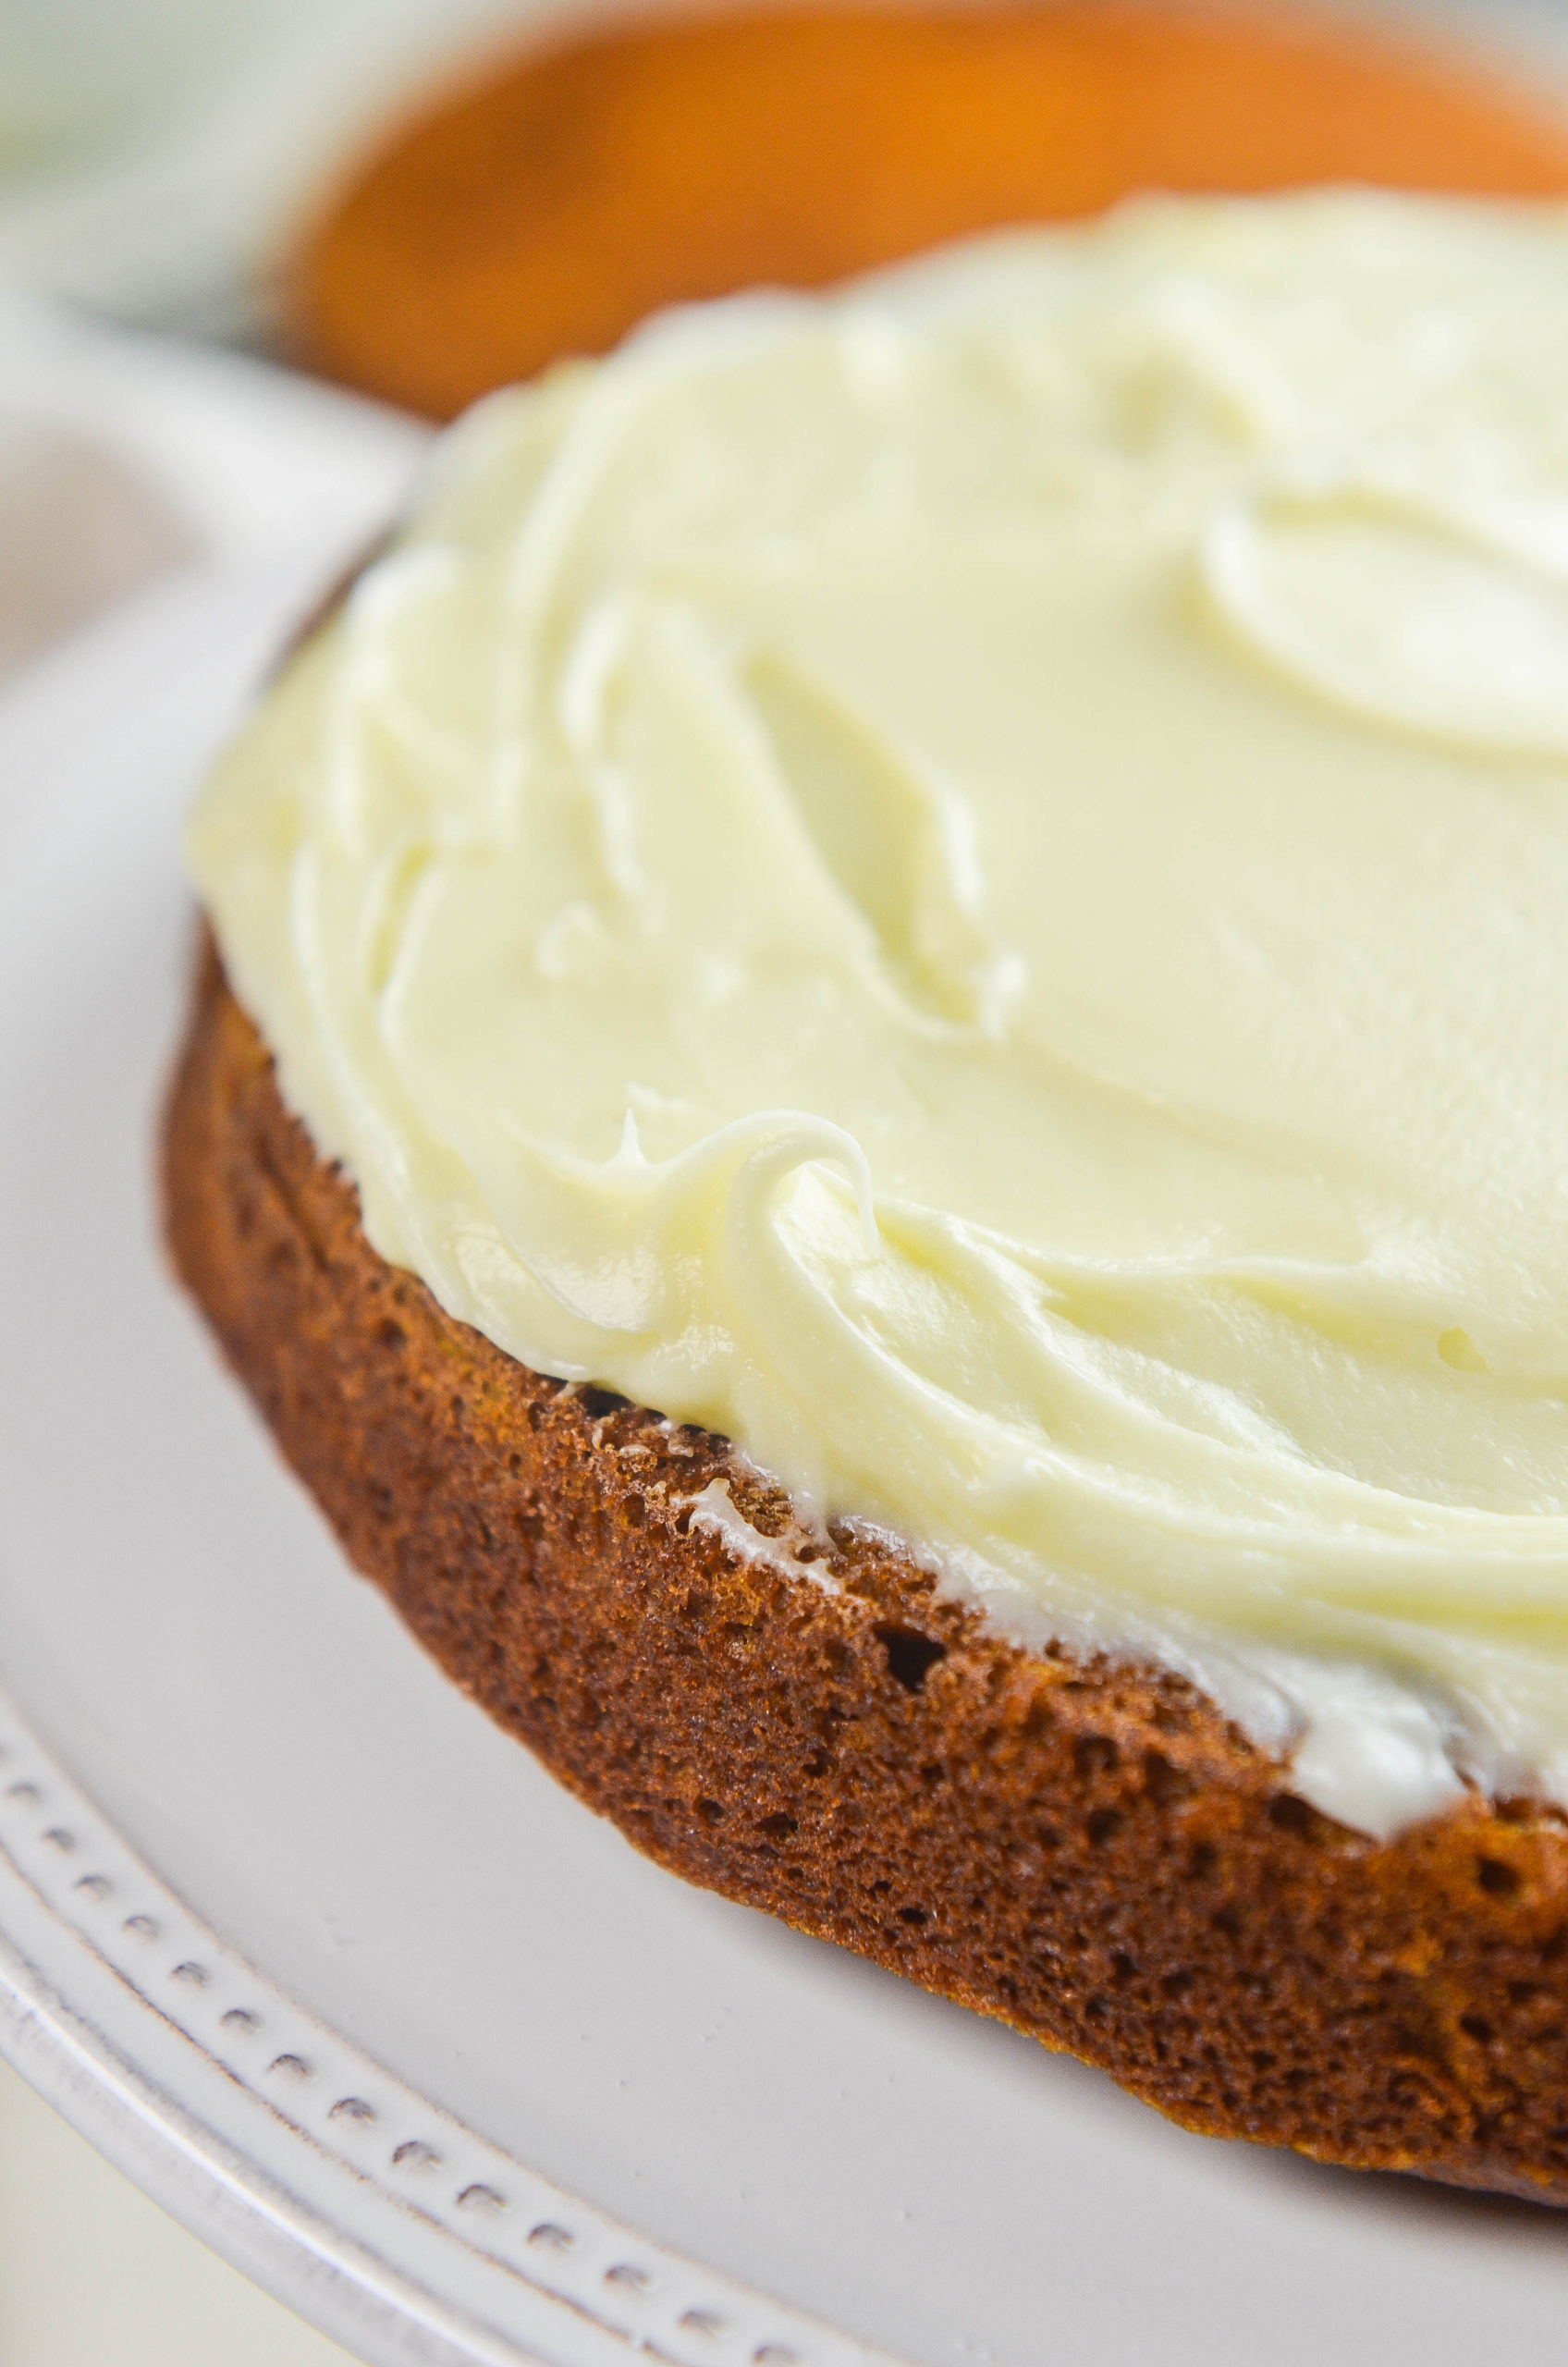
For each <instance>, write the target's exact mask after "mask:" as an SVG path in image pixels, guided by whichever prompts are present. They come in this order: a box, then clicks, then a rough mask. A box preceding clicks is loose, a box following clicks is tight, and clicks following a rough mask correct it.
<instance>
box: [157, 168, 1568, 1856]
mask: <svg viewBox="0 0 1568 2367" xmlns="http://www.w3.org/2000/svg"><path fill="white" fill-rule="evenodd" d="M190 852H191V861H192V864H193V866H194V870H195V874H196V877H197V879H198V882H199V883H200V887H201V890H202V895H203V897H204V899H205V901H206V903H207V905H208V908H209V910H210V912H211V914H212V915H213V917H214V922H215V925H216V927H217V930H218V934H219V938H220V940H221V943H222V947H223V950H224V953H225V957H226V960H227V964H228V967H229V971H230V975H231V977H232V979H233V981H234V984H235V986H236V988H237V991H238V992H239V995H240V997H241V1000H243V1001H244V1002H245V1003H246V1005H247V1006H248V1008H249V1009H250V1010H251V1012H252V1014H253V1015H254V1016H255V1017H256V1019H257V1021H258V1022H259V1024H260V1025H261V1027H262V1029H263V1033H264V1034H265V1036H266V1037H267V1038H268V1040H269V1042H270V1043H271V1044H272V1045H273V1047H274V1048H275V1049H276V1052H277V1055H278V1059H279V1064H280V1073H281V1076H282V1080H283V1085H284V1089H285V1091H286V1093H287V1094H288V1097H289V1098H290V1099H291V1101H292V1102H293V1104H294V1105H295V1107H296V1108H297V1109H298V1110H300V1112H301V1114H302V1115H303V1116H304V1117H305V1119H306V1120H307V1122H309V1124H310V1126H311V1127H312V1131H313V1133H314V1134H315V1137H316V1139H317V1141H318V1143H319V1144H320V1145H321V1146H322V1147H323V1148H324V1149H325V1150H326V1151H328V1152H330V1153H332V1154H335V1155H337V1156H339V1157H341V1158H342V1159H344V1160H345V1161H346V1162H347V1164H348V1166H349V1170H350V1171H351V1172H352V1174H353V1175H354V1177H355V1179H356V1180H357V1182H358V1184H359V1188H360V1192H361V1200H362V1205H363V1210H364V1219H365V1223H366V1226H367V1229H368V1232H369V1233H370V1237H371V1239H372V1241H373V1242H374V1245H376V1247H377V1248H378V1249H380V1250H381V1251H382V1252H383V1253H384V1254H385V1255H386V1257H390V1258H392V1259H394V1260H396V1261H398V1263H400V1264H403V1265H407V1266H410V1267H412V1268H413V1269H415V1270H417V1271H418V1272H419V1273H420V1274H421V1275H423V1278H424V1279H425V1281H426V1282H428V1283H429V1284H430V1286H431V1287H432V1289H433V1290H434V1291H435V1294H436V1295H437V1297H438V1298H439V1299H440V1300H441V1302H442V1303H443V1305H444V1306H447V1308H448V1309H449V1310H451V1311H452V1312H453V1313H454V1314H456V1315H458V1316H459V1317H461V1318H464V1319H465V1320H467V1321H469V1322H471V1323H472V1324H475V1325H477V1326H478V1328H479V1329H480V1330H481V1331H484V1332H485V1333H487V1334H488V1335H489V1336H490V1337H491V1338H492V1339H493V1340H495V1341H496V1342H497V1343H499V1344H500V1345H501V1346H502V1347H503V1348H505V1349H507V1350H508V1351H510V1352H511V1353H513V1354H515V1355H517V1356H519V1357H521V1358H522V1359H523V1360H524V1361H526V1362H527V1363H529V1364H531V1365H533V1366H536V1367H543V1368H544V1369H545V1370H548V1371H551V1372H554V1373H557V1374H560V1375H564V1376H568V1377H579V1378H582V1379H592V1380H594V1381H597V1382H601V1383H605V1384H608V1385H610V1386H613V1387H614V1388H616V1389H619V1390H621V1391H624V1392H626V1393H627V1394H629V1395H630V1396H631V1397H633V1398H635V1399H638V1400H640V1401H642V1402H643V1403H646V1404H653V1405H656V1406H658V1407H660V1408H662V1409H663V1410H665V1411H666V1412H668V1414H670V1415H672V1416H675V1417H681V1418H686V1419H692V1420H695V1421H699V1422H703V1423H705V1424H708V1425H711V1426H712V1427H714V1428H715V1429H719V1430H723V1431H726V1432H728V1433H729V1434H730V1435H731V1436H733V1437H734V1438H735V1439H736V1440H737V1441H740V1443H741V1445H742V1446H743V1447H744V1448H745V1449H746V1450H747V1451H748V1452H749V1453H751V1454H752V1455H753V1457H754V1458H755V1459H756V1460H757V1461H758V1462H759V1463H760V1464H762V1465H764V1466H766V1467H767V1468H769V1469H770V1470H772V1471H773V1472H775V1473H776V1474H778V1476H779V1477H780V1478H782V1479H783V1480H785V1481H786V1482H787V1483H788V1484H789V1485H790V1487H791V1488H792V1489H793V1490H796V1492H797V1494H798V1495H799V1496H800V1498H801V1499H802V1501H804V1502H809V1503H811V1504H815V1506H816V1507H818V1508H819V1509H821V1510H822V1511H824V1512H826V1513H829V1514H833V1515H845V1516H857V1517H861V1518H864V1519H867V1520H870V1521H875V1522H878V1523H881V1524H884V1525H886V1526H887V1527H891V1528H892V1529H894V1530H896V1531H898V1532H899V1533H900V1534H901V1535H902V1536H904V1537H906V1538H908V1539H912V1540H913V1541H914V1543H915V1544H916V1545H917V1547H918V1549H919V1550H920V1551H922V1552H923V1553H924V1554H925V1555H926V1556H928V1557H929V1559H930V1561H931V1564H932V1566H933V1567H934V1568H936V1569H937V1571H938V1573H939V1574H940V1576H942V1578H943V1581H944V1583H947V1584H949V1585H950V1586H952V1587H954V1588H961V1589H962V1590H963V1591H964V1592H965V1593H967V1594H968V1595H969V1596H971V1597H972V1598H973V1599H974V1600H976V1601H978V1602H980V1603H982V1604H984V1605H985V1606H986V1607H987V1608H988V1609H989V1611H990V1612H991V1613H993V1614H994V1615H995V1616H996V1617H997V1618H998V1620H1000V1621H1002V1622H1003V1623H1004V1624H1006V1625H1008V1626H1010V1627H1011V1629H1012V1630H1014V1631H1015V1632H1018V1633H1021V1634H1023V1635H1024V1636H1026V1637H1040V1636H1043V1635H1045V1634H1047V1633H1048V1634H1053V1635H1057V1636H1061V1637H1067V1638H1068V1639H1070V1640H1072V1641H1074V1642H1076V1643H1078V1644H1080V1645H1084V1646H1090V1647H1093V1646H1102V1645H1103V1646H1105V1647H1107V1648H1109V1649H1111V1650H1125V1651H1130V1652H1136V1653H1145V1654H1153V1655H1154V1656H1155V1657H1157V1658H1158V1659H1159V1660H1161V1661H1163V1662H1167V1663H1169V1664H1170V1665H1172V1666H1175V1667H1178V1668H1180V1669H1182V1670H1184V1671H1186V1672H1188V1673H1189V1674H1193V1675H1194V1676H1195V1677H1196V1678H1197V1679H1198V1680H1199V1681H1200V1682H1201V1683H1202V1684H1204V1685H1205V1686H1207V1687H1208V1688H1209V1689H1210V1690H1211V1691H1212V1692H1213V1693H1214V1694H1215V1695H1216V1696H1217V1697H1218V1698H1219V1700H1220V1701H1221V1702H1222V1703H1223V1704H1224V1705H1225V1706H1226V1707H1227V1708H1228V1709H1229V1710H1230V1711H1231V1713H1232V1714H1233V1715H1235V1716H1237V1717H1238V1718H1240V1719H1241V1720H1242V1721H1243V1723H1245V1724H1246V1725H1247V1726H1248V1727H1249V1728H1250V1730H1251V1731H1252V1732H1253V1733H1254V1734H1256V1735H1258V1736H1260V1737H1261V1738H1262V1739H1263V1740H1265V1741H1266V1742H1268V1743H1269V1744H1271V1745H1273V1746H1274V1747H1276V1748H1279V1749H1280V1752H1281V1753H1282V1754H1287V1755H1291V1756H1292V1758H1293V1767H1294V1773H1293V1776H1292V1781H1293V1782H1294V1783H1295V1784H1297V1786H1298V1788H1300V1789H1301V1790H1303V1791H1304V1792H1305V1793H1306V1794H1307V1796H1308V1797H1311V1798H1312V1799H1314V1800H1316V1801H1317V1803H1318V1804H1319V1805H1320V1806H1322V1807H1323V1808H1325V1809H1329V1811H1330V1812H1332V1813H1334V1814H1337V1815H1339V1816H1341V1817H1343V1818H1345V1819H1346V1820H1347V1821H1351V1822H1353V1823H1356V1824H1359V1825H1361V1826H1363V1827H1364V1828H1366V1830H1368V1831H1371V1832H1374V1833H1387V1832H1390V1831H1391V1830H1393V1829H1394V1828H1395V1827H1397V1826H1398V1825H1400V1824H1402V1823H1403V1822H1406V1821H1410V1820H1412V1819H1414V1818H1416V1817H1419V1816H1422V1815H1427V1814H1431V1813H1435V1812H1437V1811H1439V1810H1440V1809H1442V1808H1443V1807H1444V1806H1445V1805H1446V1804H1447V1803H1448V1802H1449V1801H1450V1800H1452V1798H1453V1797H1456V1795H1457V1794H1458V1792H1459V1790H1460V1788H1461V1785H1462V1784H1464V1783H1466V1782H1473V1783H1480V1784H1493V1785H1517V1784H1536V1785H1537V1786H1539V1787H1541V1788H1543V1789H1544V1790H1545V1791H1546V1792H1547V1793H1549V1794H1550V1795H1552V1796H1554V1797H1558V1798H1560V1799H1563V1800H1568V216H1564V215H1562V214H1561V213H1558V212H1556V211H1550V212H1540V213H1531V212H1526V211H1523V210H1513V211H1510V210H1505V209H1501V208H1499V209H1487V208H1484V207H1474V206H1472V207H1460V206H1454V205H1444V204H1439V203H1436V202H1429V203H1424V202H1412V201H1400V200H1391V199H1381V198H1372V197H1369V196H1361V195H1355V194H1349V193H1343V194H1327V195H1313V196H1307V197H1292V198H1289V199H1281V200H1272V201H1268V202H1247V203H1225V204H1199V203H1191V202H1180V203H1177V202H1171V203H1159V204H1151V205H1145V206H1141V207H1138V208H1135V209H1132V210H1129V211H1126V212H1123V213H1121V214H1119V215H1114V216H1112V217H1110V218H1109V219H1108V220H1107V221H1105V222H1104V223H1102V224H1099V225H1096V226H1093V227H1087V228H1075V229H1072V230H1068V231H1061V232H1027V233H1020V234H1015V235H1010V236H1007V237H1003V238H998V239H989V240H986V241H983V242H981V243H978V244H976V245H974V246H971V247H968V248H966V249H962V250H959V251H952V252H950V253H948V254H944V255H941V256H938V257H937V258H935V259H932V260H930V261H928V262H926V263H925V264H920V265H916V266H913V267H910V268H907V269H905V270H903V271H900V272H899V273H897V274H892V275H888V276H885V277H883V278H881V279H879V280H876V281H872V282H866V283H863V284H862V285H860V286H858V287H856V288H851V289H849V290H848V291H846V292H844V293H842V294H839V295H836V296H833V297H830V298H827V299H825V300H805V299H786V298H782V297H779V298H771V297H769V298H750V299H746V300H737V301H735V302H732V303H729V304H723V305H718V306H714V307H710V308H706V309H704V310H700V311H694V312H690V313H679V314H674V315H671V316H668V317H667V318H664V319H661V320H658V321H655V323H653V324H652V325H650V326H649V327H648V328H647V329H645V330H644V331H643V333H641V334H640V335H639V336H637V337H634V338H633V339H632V340H631V342H630V343H629V344H628V345H627V346H626V347H624V348H623V349H622V350H621V351H620V352H619V353H618V354H617V355H616V356H614V357H613V358H612V359H611V360H610V361H608V362H605V363H603V364H601V365H595V366H588V365H582V366H575V367H571V368H568V369H564V370H561V371H559V372H557V373H556V374H553V375H550V376H548V377H546V378H545V379H544V380H543V381H542V382H540V383H538V384H536V385H534V386H529V387H525V388H522V389H521V390H519V391H516V392H513V393H508V394H506V395H502V396H499V397H496V398H495V399H493V400H491V401H490V402H488V403H487V404H485V405H484V406H483V407H482V408H481V409H480V410H479V411H476V412H474V413H473V414H472V415H471V417H470V418H469V419H468V420H467V421H466V422H465V423H463V424H461V425H460V426H459V428H458V429H456V430H455V431H454V432H453V434H452V435H450V436H449V438H448V439H447V442H446V443H445V445H444V446H443V448H442V449H441V452H440V457H439V461H438V464H437V466H436V469H435V475H434V481H433V482H432V484H431V485H430V487H429V490H428V497H427V499H426V501H425V502H424V505H423V509H421V511H420V513H419V515H418V516H417V517H416V519H415V520H414V521H413V522H412V524H411V525H410V526H409V528H408V529H407V530H406V531H405V532H404V533H402V534H401V535H400V537H399V538H398V542H397V544H396V546H395V547H394V548H393V549H392V550H391V552H390V553H389V555H388V556H387V557H386V558H383V559H382V560H381V561H380V562H379V563H378V564H377V565H376V566H374V568H373V569H372V570H370V571H369V572H368V573H367V574H366V575H365V576H364V577H363V578H362V580H361V583H359V585H358V587H357V588H356V590H355V592H354V593H353V595H352V596H351V597H350V599H349V601H348V603H347V605H346V607H344V608H343V609H342V610H341V611H340V612H339V613H338V615H337V617H336V618H335V619H333V621H332V622H331V623H330V624H329V625H328V626H327V627H326V628H325V630H324V631H322V632H320V633H318V634H317V635H316V636H315V638H314V639H313V640H312V643H311V644H309V645H308V646H307V647H306V648H305V649H304V650H303V652H302V653H301V654H300V655H299V656H297V657H296V658H295V659H294V660H293V661H292V663H291V664H290V665H289V667H288V670H287V671H286V673H285V675H284V677H283V679H282V680H281V681H280V682H279V683H278V684H277V685H276V688H275V689H274V690H273V692H272V693H271V694H270V696H269V697H268V698H267V700H266V701H265V703H264V704H263V706H262V707H261V709H260V710H259V712H258V713H257V715H256V716H255V717H254V719H253V721H252V722H251V724H250V726H249V727H248V729H247V730H245V732H244V733H243V735H242V737H241V738H240V740H239V742H238V744H237V745H235V746H234V747H233V748H232V749H231V750H230V751H229V753H228V754H227V756H226V757H225V758H224V760H223V762H222V763H221V764H220V766H219V767H218V769H217V772H216V775H215V778H214V780H213V781H212V783H211V785H210V787H209V788H208V790H207V791H206V793H205V795H204V797H203V799H202V803H201V805H200V808H199V810H198V813H197V815H196V818H195V821H194V824H193V827H192V830H191V835H190Z"/></svg>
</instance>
